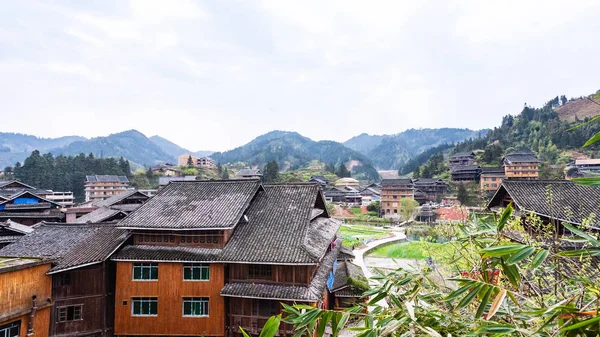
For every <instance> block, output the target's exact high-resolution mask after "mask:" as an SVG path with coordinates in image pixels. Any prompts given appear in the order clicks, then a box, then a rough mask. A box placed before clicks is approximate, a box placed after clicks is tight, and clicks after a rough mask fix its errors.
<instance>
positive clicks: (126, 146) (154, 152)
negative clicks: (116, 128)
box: [50, 130, 175, 165]
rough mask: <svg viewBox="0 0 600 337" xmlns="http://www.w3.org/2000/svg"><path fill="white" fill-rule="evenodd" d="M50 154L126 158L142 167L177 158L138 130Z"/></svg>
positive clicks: (53, 151) (64, 148)
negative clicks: (81, 154)
mask: <svg viewBox="0 0 600 337" xmlns="http://www.w3.org/2000/svg"><path fill="white" fill-rule="evenodd" d="M50 152H52V154H54V155H59V154H62V155H71V156H72V155H77V154H79V153H85V154H88V153H93V154H94V156H96V157H114V158H119V157H124V158H126V159H128V160H129V161H132V162H134V163H136V164H141V165H155V164H157V163H161V162H173V161H174V160H175V157H173V156H172V155H170V154H169V153H167V152H165V151H164V150H163V149H162V148H161V147H160V146H158V145H156V144H155V143H153V142H152V141H151V140H150V139H148V138H147V137H146V136H145V135H144V134H142V133H141V132H139V131H136V130H129V131H124V132H119V133H115V134H111V135H109V136H106V137H97V138H92V139H87V140H81V141H76V142H73V143H70V144H69V145H67V146H65V147H62V148H56V149H52V150H51V151H50Z"/></svg>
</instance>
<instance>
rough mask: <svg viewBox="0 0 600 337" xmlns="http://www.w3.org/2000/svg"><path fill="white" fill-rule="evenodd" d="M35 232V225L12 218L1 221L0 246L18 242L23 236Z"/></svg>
mask: <svg viewBox="0 0 600 337" xmlns="http://www.w3.org/2000/svg"><path fill="white" fill-rule="evenodd" d="M31 232H33V227H30V226H26V225H22V224H20V223H16V222H14V221H12V220H10V219H9V220H6V221H4V222H0V248H2V247H4V246H7V245H9V244H11V243H13V242H16V241H17V240H18V239H20V238H21V237H22V236H24V235H26V234H29V233H31Z"/></svg>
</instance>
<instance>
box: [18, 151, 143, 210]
mask: <svg viewBox="0 0 600 337" xmlns="http://www.w3.org/2000/svg"><path fill="white" fill-rule="evenodd" d="M17 164H18V165H15V167H14V176H15V178H16V179H18V180H20V181H22V182H24V183H25V184H28V185H31V186H35V187H38V188H43V189H49V190H53V191H72V192H73V196H74V197H75V200H77V201H83V200H84V197H85V191H84V186H83V185H84V182H85V176H86V175H96V174H97V175H103V174H108V175H121V176H124V175H127V176H131V172H130V171H123V168H125V169H127V168H129V163H128V162H127V160H125V159H120V160H118V161H117V160H115V159H114V158H95V157H94V155H93V154H91V153H90V155H88V156H86V155H84V154H83V153H81V154H79V155H77V156H75V157H65V156H57V157H54V156H53V155H52V154H50V153H47V154H44V155H40V152H39V151H37V150H35V151H33V152H32V153H31V155H30V156H29V157H28V158H27V159H25V162H24V163H23V165H22V166H21V164H20V163H17Z"/></svg>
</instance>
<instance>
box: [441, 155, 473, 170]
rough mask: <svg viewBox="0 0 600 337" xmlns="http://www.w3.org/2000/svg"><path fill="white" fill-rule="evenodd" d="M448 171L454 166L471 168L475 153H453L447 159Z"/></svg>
mask: <svg viewBox="0 0 600 337" xmlns="http://www.w3.org/2000/svg"><path fill="white" fill-rule="evenodd" d="M448 163H449V166H450V169H452V168H453V167H456V166H472V165H474V164H475V153H473V152H459V153H455V154H454V155H452V156H451V157H450V159H448Z"/></svg>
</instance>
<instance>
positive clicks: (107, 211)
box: [73, 207, 127, 223]
mask: <svg viewBox="0 0 600 337" xmlns="http://www.w3.org/2000/svg"><path fill="white" fill-rule="evenodd" d="M119 213H121V214H122V216H123V217H124V216H125V215H127V214H126V213H125V212H123V211H120V210H118V209H111V208H108V207H100V208H98V209H97V210H94V211H92V212H91V213H88V214H86V215H84V216H82V217H79V218H77V219H75V221H73V223H88V222H90V223H96V222H104V221H108V220H109V219H110V218H112V217H114V216H115V215H118V214H119Z"/></svg>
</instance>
